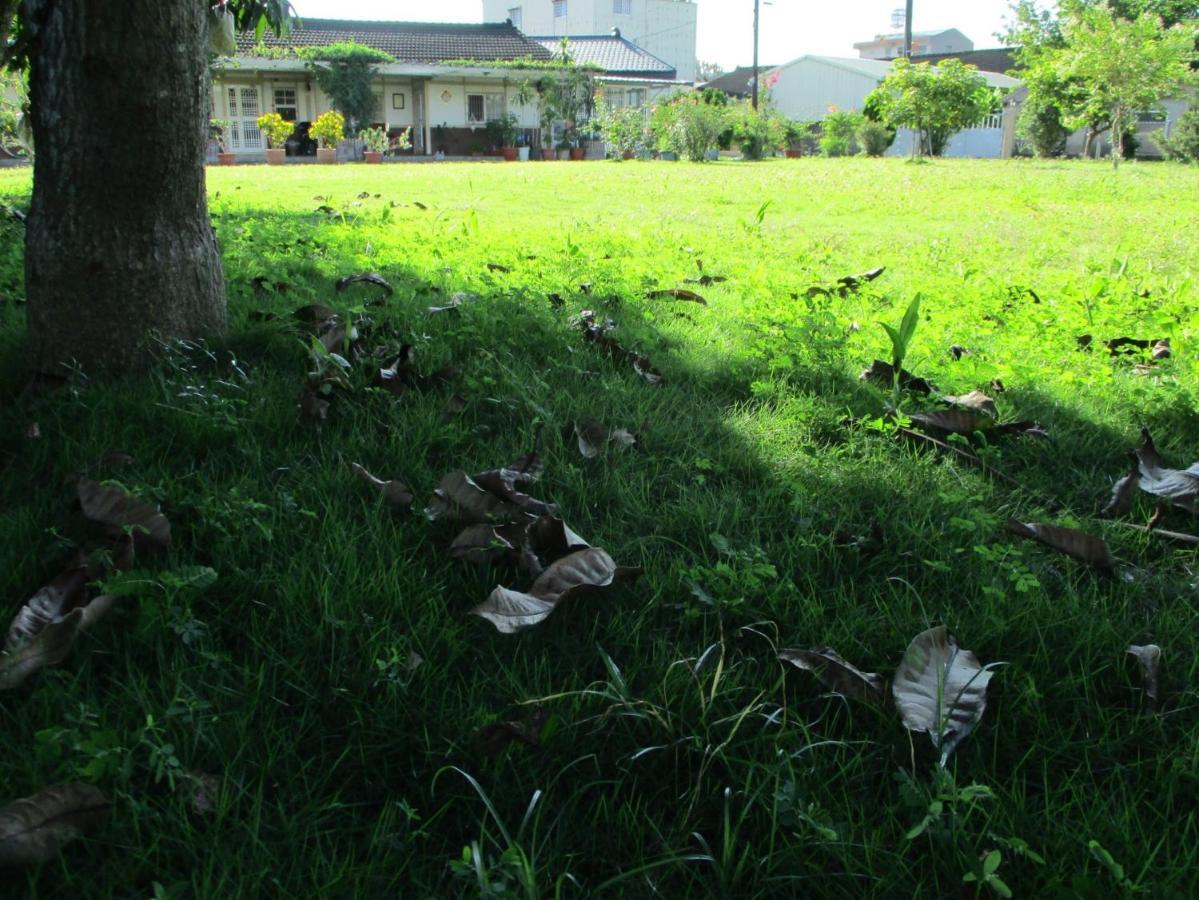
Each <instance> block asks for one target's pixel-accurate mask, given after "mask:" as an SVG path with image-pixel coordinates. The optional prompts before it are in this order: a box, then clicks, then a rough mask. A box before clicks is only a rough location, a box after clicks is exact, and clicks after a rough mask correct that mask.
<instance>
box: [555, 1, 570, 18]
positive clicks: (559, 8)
mask: <svg viewBox="0 0 1199 900" xmlns="http://www.w3.org/2000/svg"><path fill="white" fill-rule="evenodd" d="M567 15H568V11H567V8H566V0H554V18H555V19H565V18H566V17H567Z"/></svg>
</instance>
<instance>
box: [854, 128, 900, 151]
mask: <svg viewBox="0 0 1199 900" xmlns="http://www.w3.org/2000/svg"><path fill="white" fill-rule="evenodd" d="M894 141H895V132H894V131H892V130H891V129H890V128H888V127H887V126H886V125H884V124H882V123H881V122H871V121H870V120H869V119H864V120H863V121H862V124H861V125H859V126H858V143H859V144H861V146H862V152H863V153H865V154H866V155H867V156H882V155H883V154H884V153H886V152H887V150H888V148H890V146H891V144H892V143H893V142H894Z"/></svg>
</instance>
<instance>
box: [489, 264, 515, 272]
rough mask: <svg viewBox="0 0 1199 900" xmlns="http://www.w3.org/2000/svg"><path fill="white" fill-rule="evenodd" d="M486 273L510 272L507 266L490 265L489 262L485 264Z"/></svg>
mask: <svg viewBox="0 0 1199 900" xmlns="http://www.w3.org/2000/svg"><path fill="white" fill-rule="evenodd" d="M487 271H488V272H500V273H503V274H506V273H508V272H511V271H512V270H511V269H509V268H508V267H507V266H501V265H500V264H499V263H490V262H489V263H488V264H487Z"/></svg>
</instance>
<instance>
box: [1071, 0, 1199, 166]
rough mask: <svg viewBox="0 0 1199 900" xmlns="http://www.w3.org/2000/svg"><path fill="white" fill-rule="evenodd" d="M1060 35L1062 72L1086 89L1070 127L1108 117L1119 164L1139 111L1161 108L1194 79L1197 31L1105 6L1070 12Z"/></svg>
mask: <svg viewBox="0 0 1199 900" xmlns="http://www.w3.org/2000/svg"><path fill="white" fill-rule="evenodd" d="M1061 31H1062V38H1063V41H1064V43H1065V47H1064V49H1063V50H1062V51H1061V53H1060V54H1059V55H1058V58H1057V65H1058V69H1059V72H1060V73H1061V75H1062V76H1063V78H1064V79H1066V80H1074V81H1077V82H1078V83H1079V84H1081V85H1082V86H1083V87H1084V88H1085V97H1084V99H1083V101H1082V102H1081V104H1080V106H1079V108H1078V109H1077V110H1076V111H1074V112H1073V113H1071V114H1068V115H1067V116H1066V124H1067V125H1069V126H1071V127H1076V126H1077V125H1080V124H1084V123H1086V122H1089V121H1092V120H1094V119H1095V118H1096V115H1097V114H1104V115H1106V116H1107V118H1108V120H1109V121H1110V122H1111V129H1112V164H1113V165H1118V164H1119V161H1120V159H1121V158H1122V157H1123V155H1124V134H1125V131H1126V130H1127V129H1128V128H1130V127H1132V126H1134V125H1135V124H1136V118H1135V117H1136V114H1137V111H1138V110H1144V109H1152V108H1154V107H1156V106H1158V105H1159V104H1160V103H1161V101H1162V99H1163V98H1165V97H1167V96H1169V95H1170V94H1172V93H1174V92H1176V91H1178V90H1179V88H1180V87H1181V86H1182V85H1183V84H1184V83H1185V82H1186V81H1188V80H1189V79H1190V74H1191V69H1190V60H1191V56H1192V55H1193V52H1194V46H1195V31H1194V28H1193V27H1189V26H1187V25H1184V24H1181V23H1180V24H1177V25H1173V26H1171V27H1169V28H1166V27H1164V26H1163V25H1162V21H1161V19H1160V18H1159V17H1158V16H1157V14H1156V13H1154V12H1152V11H1149V10H1145V11H1142V12H1141V13H1139V14H1138V15H1137V16H1136V18H1124V17H1123V16H1120V15H1117V14H1116V12H1115V10H1114V9H1112V8H1111V7H1110V6H1107V5H1102V6H1087V7H1082V8H1079V9H1074V10H1069V9H1068V10H1067V14H1066V16H1065V17H1064V18H1063V20H1062V25H1061Z"/></svg>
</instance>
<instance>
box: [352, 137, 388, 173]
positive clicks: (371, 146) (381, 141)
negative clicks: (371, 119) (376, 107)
mask: <svg viewBox="0 0 1199 900" xmlns="http://www.w3.org/2000/svg"><path fill="white" fill-rule="evenodd" d="M358 137H359V138H361V140H362V143H363V144H365V145H366V151H365V152H364V153H363V154H362V157H363V159H364V160H366V162H368V163H370V164H372V165H378V164H379V163H381V162H383V154H384V153H385V152H387V148H388V146H389V141H388V140H387V132H386V131H384V130H383V129H382V128H363V129H362V130H361V131H360V132H358Z"/></svg>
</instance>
